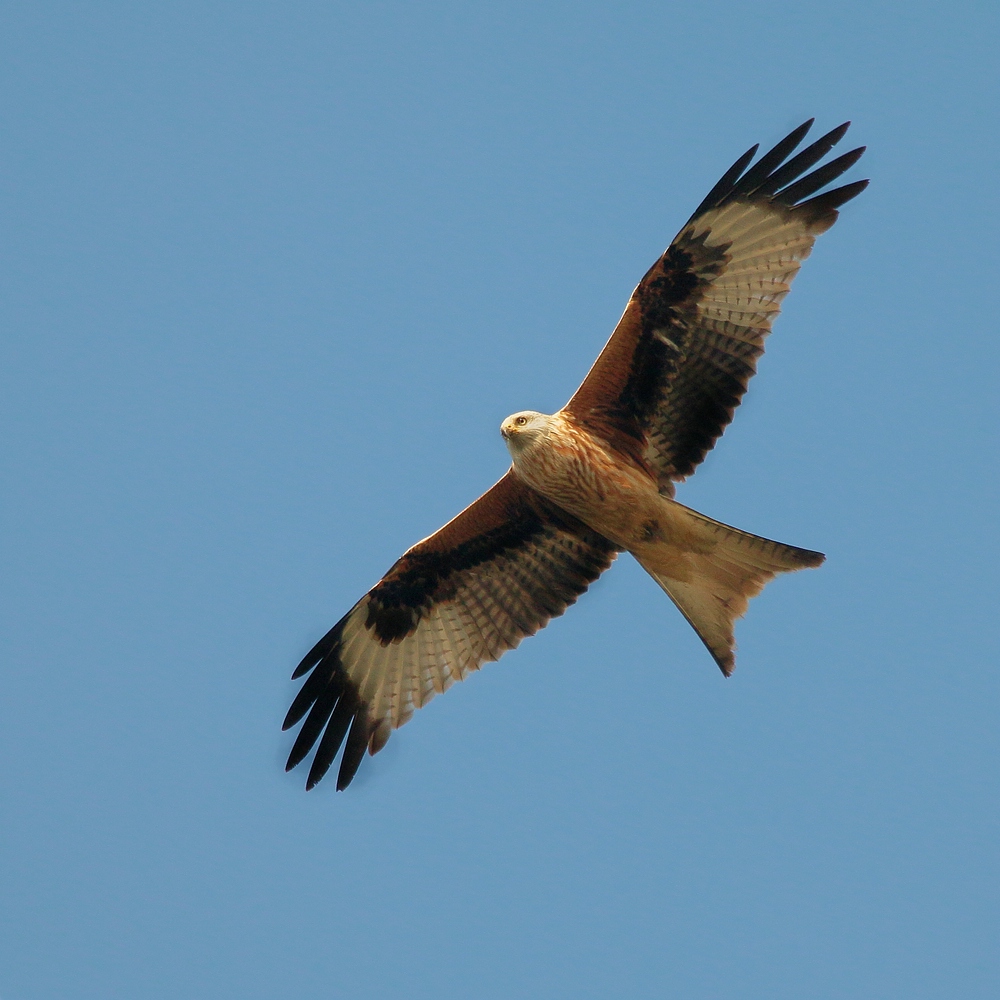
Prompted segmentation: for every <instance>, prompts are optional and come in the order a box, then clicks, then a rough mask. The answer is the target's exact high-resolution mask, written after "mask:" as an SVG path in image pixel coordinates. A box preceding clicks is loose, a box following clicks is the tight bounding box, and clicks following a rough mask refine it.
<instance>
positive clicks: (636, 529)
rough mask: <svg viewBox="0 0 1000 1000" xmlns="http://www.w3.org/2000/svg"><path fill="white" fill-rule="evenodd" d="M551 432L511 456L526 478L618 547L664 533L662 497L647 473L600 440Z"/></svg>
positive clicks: (638, 542) (637, 542)
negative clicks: (528, 449) (567, 437)
mask: <svg viewBox="0 0 1000 1000" xmlns="http://www.w3.org/2000/svg"><path fill="white" fill-rule="evenodd" d="M582 437H583V435H579V434H578V435H574V439H573V440H570V441H565V440H560V439H558V438H557V439H556V440H553V439H552V437H551V436H550V439H549V441H547V442H546V443H545V444H544V445H541V446H539V447H538V448H535V449H533V450H532V452H531V453H530V454H529V455H524V456H519V458H515V460H514V469H515V471H516V472H517V473H518V475H520V476H521V478H522V479H524V480H525V482H526V483H527V484H528V485H529V486H531V487H532V488H533V489H535V490H537V491H538V492H539V493H541V494H542V495H543V496H544V497H546V498H547V499H549V500H551V501H552V502H553V503H555V504H558V505H559V506H560V507H562V508H563V510H566V511H568V512H569V513H570V514H573V515H574V516H575V517H578V518H579V519H580V520H581V521H583V522H584V524H586V525H587V526H588V527H590V528H593V529H594V530H595V531H599V532H600V533H601V534H602V535H604V537H605V538H608V539H610V540H611V541H612V542H614V543H615V544H616V545H618V546H620V547H621V548H623V549H634V548H636V547H637V546H638V545H641V544H642V543H643V542H650V541H653V540H654V539H659V538H662V537H663V531H664V529H665V528H666V524H665V519H664V513H665V512H664V499H665V498H664V497H662V496H660V494H659V493H658V492H657V489H656V486H655V484H654V483H653V482H652V480H650V479H649V477H648V476H644V475H643V474H642V473H641V472H640V471H639V470H637V469H633V468H632V467H631V466H630V465H629V464H628V463H627V462H624V461H623V460H621V459H617V458H615V457H614V456H613V455H612V454H610V453H609V452H608V451H606V450H605V449H604V448H603V447H601V446H600V445H599V444H596V443H594V442H592V441H589V440H580V438H582Z"/></svg>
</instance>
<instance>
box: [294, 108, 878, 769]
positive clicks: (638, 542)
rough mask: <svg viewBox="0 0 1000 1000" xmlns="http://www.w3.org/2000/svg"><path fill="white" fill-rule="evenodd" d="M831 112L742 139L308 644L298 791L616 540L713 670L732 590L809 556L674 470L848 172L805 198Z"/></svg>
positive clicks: (837, 201)
mask: <svg viewBox="0 0 1000 1000" xmlns="http://www.w3.org/2000/svg"><path fill="white" fill-rule="evenodd" d="M848 124H849V123H847V124H844V125H841V126H840V127H839V128H836V129H834V130H833V131H832V132H829V133H828V134H827V135H825V136H823V138H821V139H819V140H817V141H816V142H814V143H813V144H812V145H811V146H808V147H807V148H806V149H804V150H803V151H802V152H800V153H798V154H797V155H796V156H794V157H792V158H791V159H787V157H788V156H789V154H790V153H791V152H792V150H794V149H795V147H796V146H798V144H799V143H800V142H801V141H802V139H803V137H804V136H805V134H806V132H807V131H808V130H809V128H810V126H811V125H812V121H808V122H806V123H805V124H804V125H802V126H800V127H799V128H797V129H796V130H795V131H794V132H792V133H791V135H789V136H788V137H787V138H785V139H783V140H782V141H781V142H779V143H778V145H777V146H775V147H774V149H772V150H771V151H770V152H769V153H767V154H765V155H764V156H762V157H761V158H760V159H759V160H758V161H757V162H756V163H755V164H753V166H750V162H751V160H752V159H753V157H754V155H755V154H756V152H757V146H754V147H753V148H752V149H750V150H748V151H747V152H746V153H744V154H743V156H741V157H740V158H739V159H738V160H737V161H736V162H735V163H734V164H733V166H732V167H731V168H730V169H729V170H728V171H726V173H725V175H724V176H723V177H722V179H721V180H720V181H719V183H718V184H716V185H715V187H714V188H712V190H711V191H710V192H709V194H708V197H706V198H705V200H704V201H703V202H702V203H701V204H700V205H699V206H698V208H697V210H696V211H695V213H694V215H692V216H691V218H690V219H689V220H688V222H687V223H686V224H685V225H684V228H683V229H681V231H680V233H679V234H678V235H677V237H676V238H675V239H674V241H673V242H672V243H671V244H670V246H669V247H668V248H667V250H666V252H665V253H664V254H663V256H662V257H660V259H659V260H657V261H656V263H655V264H654V265H653V266H652V267H651V268H650V270H649V271H648V272H647V273H646V276H645V277H644V278H643V279H642V281H640V282H639V285H638V287H637V288H636V290H635V291H634V292H633V293H632V297H631V299H629V303H628V306H627V307H626V308H625V313H624V315H623V316H622V318H621V321H620V322H619V323H618V326H617V327H616V328H615V331H614V333H613V334H612V335H611V339H610V340H609V341H608V343H607V346H606V347H605V348H604V350H603V351H602V352H601V355H600V357H599V358H598V359H597V361H596V363H595V364H594V367H593V368H592V369H591V370H590V372H589V374H588V375H587V377H586V378H585V379H584V381H583V385H581V386H580V388H579V389H578V390H577V392H576V395H574V396H573V398H572V399H571V400H570V401H569V402H568V403H567V404H566V405H565V406H564V407H563V408H562V409H561V410H560V411H559V412H558V413H556V414H554V415H552V416H547V415H545V414H543V413H536V412H534V411H531V410H525V411H523V412H521V413H515V414H514V415H513V416H510V417H508V418H507V419H506V420H505V421H504V422H503V423H502V424H501V426H500V433H501V434H502V435H503V437H504V440H505V441H506V443H507V447H508V449H509V450H510V453H511V457H512V458H513V464H512V466H511V468H510V469H509V471H508V472H507V474H506V475H505V476H504V477H503V478H502V479H501V480H500V481H499V482H498V483H497V484H496V485H495V486H494V487H493V488H492V489H490V490H488V491H487V492H486V493H484V494H483V495H482V496H481V497H480V498H479V499H478V500H476V502H475V503H473V504H472V505H471V506H469V507H467V508H466V509H465V510H464V511H462V513H461V514H459V515H458V517H456V518H455V519H454V520H452V521H449V522H448V524H446V525H445V526H444V527H443V528H442V529H441V530H440V531H438V532H436V533H435V534H433V535H431V536H430V537H429V538H425V539H424V540H423V541H422V542H418V543H417V544H416V545H414V546H413V548H411V549H410V550H409V551H408V552H406V553H404V555H403V556H402V558H401V559H399V560H398V561H397V562H396V564H395V565H394V566H393V567H392V568H391V569H390V570H389V572H388V573H386V575H385V576H384V577H383V578H382V579H381V580H380V581H379V582H378V584H376V586H375V587H374V588H373V589H372V590H370V591H369V592H368V593H367V594H365V596H364V597H362V598H361V600H360V601H358V603H357V604H355V605H354V607H353V608H352V609H351V610H350V611H349V612H348V613H347V614H346V615H345V616H344V617H343V618H342V619H341V620H340V621H339V622H338V623H337V624H336V625H335V626H334V627H333V628H332V629H331V630H330V631H329V632H328V633H327V634H326V635H325V636H324V637H323V638H322V639H321V640H320V641H319V642H318V643H317V644H316V645H315V647H313V649H312V650H310V652H309V653H308V654H307V656H306V657H305V659H303V660H302V662H301V663H300V664H299V666H298V667H297V669H296V670H295V673H294V674H293V675H292V676H293V678H297V677H301V676H303V675H304V674H307V673H309V672H310V671H311V674H310V676H309V677H308V679H307V680H306V681H305V683H304V684H303V686H302V688H301V690H300V691H299V693H298V695H297V696H296V698H295V700H294V701H293V702H292V706H291V708H290V709H289V711H288V715H287V717H286V718H285V723H284V728H285V729H288V728H289V727H290V726H294V725H295V724H296V723H297V722H299V721H300V720H301V719H302V718H303V717H305V723H304V724H303V726H302V729H301V730H300V731H299V734H298V737H297V738H296V740H295V743H294V745H293V746H292V750H291V753H290V755H289V757H288V765H287V769H289V770H290V769H291V768H293V767H295V766H296V765H297V764H299V763H300V762H301V761H302V760H303V759H304V758H305V757H306V755H307V754H308V753H309V752H310V750H311V749H312V748H313V746H314V745H315V744H316V742H317V740H318V741H319V746H318V748H317V750H316V754H315V757H314V758H313V763H312V768H311V770H310V771H309V778H308V780H307V783H306V788H312V787H313V786H314V785H315V784H316V782H318V781H319V780H320V779H321V778H322V777H323V775H324V774H326V772H327V770H328V769H329V767H330V765H331V764H332V763H333V760H334V758H335V757H336V755H337V752H338V750H339V749H340V745H341V743H343V741H344V737H345V736H346V737H347V744H346V747H345V749H344V755H343V758H342V760H341V764H340V773H339V776H338V778H337V788H338V789H342V788H346V787H347V785H349V784H350V782H351V780H352V779H353V777H354V775H355V773H356V772H357V769H358V766H359V765H360V763H361V759H362V757H363V756H364V753H365V750H366V749H367V750H368V752H369V753H371V754H375V753H377V752H378V751H379V750H381V749H382V747H383V746H385V743H386V741H387V740H388V738H389V734H390V732H391V731H392V730H393V729H394V728H397V727H398V726H401V725H402V724H403V723H404V722H406V721H407V720H408V719H409V718H410V716H411V715H412V714H413V711H414V709H416V708H420V707H421V706H423V705H425V704H426V703H427V702H428V701H429V700H430V699H431V698H433V697H434V695H435V694H437V693H438V692H440V691H444V690H446V689H447V688H448V687H450V686H451V685H452V684H453V683H454V682H455V681H458V680H462V679H463V678H464V677H465V676H466V675H467V674H468V673H469V672H470V671H473V670H478V669H479V667H480V666H481V665H482V664H483V663H485V662H487V661H488V660H496V659H498V658H499V657H500V656H501V655H503V653H505V652H506V651H507V650H508V649H513V648H514V647H515V646H516V645H517V644H518V643H519V642H520V641H521V640H522V639H523V638H524V637H525V636H528V635H533V634H534V633H535V632H537V631H538V630H539V629H540V628H542V627H543V626H544V625H545V624H546V623H547V622H548V621H549V619H550V618H554V617H555V616H557V615H561V614H562V613H563V612H564V611H565V610H566V608H568V607H569V605H571V604H572V603H573V602H574V601H575V600H576V599H577V598H578V597H579V596H580V595H581V594H582V593H583V592H584V591H585V590H586V589H587V587H588V585H589V584H590V583H592V582H593V581H594V580H596V579H597V577H598V576H600V574H601V573H603V572H604V570H606V569H607V568H608V567H609V566H610V565H611V563H612V561H613V560H614V558H615V556H616V555H617V554H618V553H619V552H626V551H627V552H631V553H632V555H633V556H635V558H636V559H638V560H639V563H640V565H641V566H642V567H643V568H644V569H645V570H646V571H647V572H648V573H649V574H650V576H652V577H653V579H654V580H655V581H656V582H657V583H658V584H659V585H660V586H661V587H662V588H663V590H664V591H666V593H667V596H668V597H669V598H670V599H671V600H672V601H673V602H674V604H676V605H677V607H678V608H679V609H680V611H681V614H683V615H684V617H685V618H686V619H687V620H688V621H689V622H690V623H691V625H692V626H693V628H694V630H695V631H696V632H697V633H698V635H699V636H700V637H701V639H702V641H703V642H704V643H705V645H706V646H707V647H708V650H709V652H710V653H711V654H712V656H713V657H714V658H715V662H716V663H718V665H719V666H720V667H721V668H722V672H723V673H724V674H726V675H727V676H728V675H729V674H730V673H732V670H733V667H734V666H735V659H734V650H735V642H734V639H733V624H734V622H735V620H736V619H737V618H739V617H740V616H742V615H743V614H744V612H745V611H746V609H747V603H748V602H749V600H750V598H751V597H754V596H755V595H756V594H758V593H760V591H761V589H762V588H763V587H764V585H765V584H766V583H767V582H768V581H769V580H771V579H772V578H773V577H774V576H776V575H777V574H778V573H783V572H788V571H791V570H797V569H802V568H803V567H806V566H818V565H819V564H820V563H821V562H822V561H823V558H824V557H823V555H822V554H821V553H819V552H811V551H809V550H808V549H799V548H795V547H793V546H791V545H783V544H782V543H781V542H773V541H769V540H768V539H766V538H760V537H758V536H757V535H751V534H748V533H747V532H745V531H740V530H739V529H738V528H731V527H729V526H728V525H725V524H721V523H719V522H718V521H713V520H712V519H711V518H708V517H705V516H704V515H703V514H699V513H697V512H695V511H693V510H691V509H689V508H688V507H684V506H682V505H681V504H679V503H677V502H676V501H675V500H674V499H673V495H674V484H675V483H677V482H680V481H682V480H683V479H685V478H686V477H687V476H689V475H691V473H692V472H694V470H695V468H696V467H697V465H698V464H699V463H700V462H701V461H702V459H703V458H704V457H705V455H706V454H707V453H708V451H709V450H710V449H711V448H712V447H713V446H714V445H715V442H716V440H717V439H718V438H719V436H720V435H721V434H722V432H723V430H725V428H726V426H727V425H728V424H729V422H730V420H732V418H733V412H734V410H735V409H736V407H737V406H738V405H739V403H740V400H741V399H742V398H743V394H744V392H746V389H747V384H748V383H749V381H750V378H751V376H752V375H753V374H754V372H755V370H756V365H757V359H758V358H759V357H760V356H761V354H763V352H764V338H765V337H766V336H767V334H768V333H769V332H770V330H771V324H772V322H773V321H774V318H775V316H777V315H778V309H779V306H780V303H781V300H782V299H783V298H784V297H785V295H786V294H787V293H788V290H789V287H790V285H791V282H792V279H793V278H794V277H795V274H796V272H797V271H798V269H799V266H800V264H801V262H802V261H803V260H804V259H805V258H806V257H808V256H809V253H810V251H811V250H812V246H813V243H814V241H815V239H816V237H817V236H818V235H819V234H820V233H823V232H825V231H826V230H827V229H829V228H830V227H831V226H832V225H833V224H834V222H836V220H837V214H838V213H837V209H838V208H839V207H840V206H841V205H843V204H844V203H845V202H847V201H849V200H850V199H851V198H853V197H855V195H857V194H859V193H860V192H861V191H862V190H864V188H865V187H866V186H867V184H868V181H866V180H863V181H855V182H854V183H853V184H846V185H844V186H843V187H838V188H836V189H834V190H832V191H827V192H826V193H824V194H819V195H817V194H816V192H817V191H819V190H820V189H821V188H823V187H824V186H825V185H827V184H828V183H830V182H831V181H832V180H834V179H835V178H837V177H839V176H840V175H841V174H842V173H844V171H846V170H847V169H848V168H849V167H851V166H853V165H854V163H856V162H857V160H858V158H859V157H860V156H861V154H862V153H863V152H864V147H861V148H860V149H855V150H852V151H851V152H850V153H846V154H844V155H843V156H840V157H838V158H837V159H835V160H832V161H831V162H829V163H827V164H826V165H825V166H822V167H819V168H818V169H816V170H812V172H811V173H809V172H808V171H810V169H811V168H812V167H813V166H814V165H815V164H816V163H818V162H819V160H821V159H822V158H823V157H824V156H825V155H826V154H827V153H828V152H829V151H830V150H831V149H832V148H833V146H834V145H835V144H836V143H837V142H839V141H840V139H841V138H842V137H843V135H844V133H845V132H846V131H847V127H848ZM748 167H749V169H747V168H748Z"/></svg>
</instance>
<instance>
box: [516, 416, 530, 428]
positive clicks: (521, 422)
mask: <svg viewBox="0 0 1000 1000" xmlns="http://www.w3.org/2000/svg"><path fill="white" fill-rule="evenodd" d="M527 422H528V418H527V417H518V418H517V420H515V421H514V423H515V424H517V426H518V427H523V426H524V425H525V424H526V423H527Z"/></svg>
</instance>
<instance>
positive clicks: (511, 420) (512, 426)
mask: <svg viewBox="0 0 1000 1000" xmlns="http://www.w3.org/2000/svg"><path fill="white" fill-rule="evenodd" d="M551 419H552V418H551V417H549V416H547V415H546V414H544V413H537V412H536V411H535V410H521V412H520V413H513V414H511V415H510V416H509V417H508V418H507V419H506V420H505V421H504V422H503V423H502V424H501V425H500V435H501V436H502V437H503V439H504V441H506V442H507V448H508V450H509V451H510V452H511V454H513V453H514V449H515V448H516V449H517V450H518V451H520V450H521V449H522V448H524V447H526V446H527V445H530V444H533V443H534V442H535V441H537V440H538V439H539V438H541V437H543V436H544V435H545V433H546V431H548V429H549V421H550V420H551Z"/></svg>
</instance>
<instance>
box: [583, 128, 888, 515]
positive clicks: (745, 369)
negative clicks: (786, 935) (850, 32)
mask: <svg viewBox="0 0 1000 1000" xmlns="http://www.w3.org/2000/svg"><path fill="white" fill-rule="evenodd" d="M849 124H850V123H849V122H848V123H845V124H844V125H841V126H840V127H839V128H835V129H834V130H833V131H832V132H829V133H827V135H825V136H823V138H821V139H819V140H817V141H816V142H814V143H813V144H812V145H811V146H808V147H807V148H806V149H804V150H803V151H802V152H801V153H799V154H798V155H796V156H794V157H793V158H792V159H790V160H787V162H786V158H787V157H788V155H789V154H790V153H791V152H792V150H793V149H795V147H796V146H798V144H799V143H800V142H801V141H802V139H803V137H804V136H805V134H806V132H807V131H808V130H809V127H810V126H811V125H812V121H811V120H810V121H808V122H806V123H805V124H804V125H801V126H800V127H799V128H797V129H796V130H795V131H794V132H792V133H791V134H790V135H789V136H787V137H786V138H785V139H783V140H782V141H781V142H779V143H778V145H777V146H775V147H774V149H772V150H771V151H770V152H769V153H766V154H765V155H764V156H762V157H761V158H760V159H759V160H758V161H757V162H756V163H755V164H754V165H753V166H752V167H750V168H749V169H747V167H748V165H749V163H750V161H751V160H752V159H753V157H754V155H755V153H756V152H757V147H756V146H754V147H753V148H752V149H750V150H748V151H747V152H746V153H745V154H744V155H743V156H741V157H740V158H739V159H738V160H737V161H736V163H734V164H733V166H732V167H731V168H730V169H729V171H727V173H726V174H725V176H724V177H723V178H722V179H721V180H720V181H719V183H718V184H716V185H715V187H714V188H713V189H712V190H711V192H710V193H709V195H708V197H706V198H705V200H704V201H703V202H702V203H701V205H699V206H698V209H697V211H696V212H695V213H694V215H693V216H692V217H691V219H690V220H689V221H688V223H687V224H686V225H685V226H684V228H683V229H682V230H681V231H680V233H679V234H678V235H677V237H676V238H675V239H674V241H673V243H671V244H670V246H669V247H668V248H667V250H666V252H665V253H664V254H663V256H662V257H661V258H660V259H659V260H658V261H657V262H656V263H655V264H654V265H653V266H652V267H651V268H650V270H649V271H648V272H647V274H646V276H645V277H644V278H643V279H642V281H641V282H640V283H639V285H638V287H637V288H636V290H635V292H634V293H633V294H632V298H631V299H630V300H629V304H628V306H627V308H626V309H625V313H624V315H623V316H622V318H621V321H620V322H619V323H618V326H617V327H616V328H615V332H614V333H613V334H612V335H611V339H610V340H609V341H608V343H607V346H606V347H605V348H604V350H603V351H602V352H601V355H600V357H598V359H597V361H596V363H595V364H594V367H593V368H592V369H591V370H590V372H589V374H588V375H587V377H586V379H584V382H583V384H582V385H581V386H580V388H579V389H578V390H577V392H576V394H575V395H574V396H573V398H572V399H571V400H570V401H569V403H567V404H566V410H567V411H569V412H570V413H571V414H572V415H573V416H575V417H576V418H577V419H579V420H581V421H583V422H584V423H585V424H587V426H588V427H590V428H591V429H592V430H594V431H596V432H598V433H601V434H603V435H604V436H605V437H607V438H608V439H609V440H612V441H614V442H615V443H616V445H617V446H618V447H620V448H622V449H623V450H625V451H626V452H630V453H632V454H633V455H634V456H635V457H636V458H640V459H642V460H643V461H644V462H645V463H646V464H647V465H648V466H649V467H650V469H651V470H652V471H653V473H654V474H655V475H656V476H657V478H658V480H659V485H660V490H661V492H663V493H665V494H666V495H668V496H672V495H673V483H674V482H678V481H680V480H682V479H684V478H685V477H686V476H689V475H690V474H691V473H692V472H693V471H694V469H695V467H696V466H697V465H698V464H699V463H700V462H701V461H702V459H704V457H705V455H706V454H707V453H708V452H709V451H710V450H711V449H712V447H713V446H714V445H715V442H716V440H718V438H719V436H720V435H721V434H722V432H723V431H724V430H725V428H726V427H727V426H728V424H729V422H730V420H732V418H733V412H734V410H735V409H736V407H737V406H738V405H739V403H740V400H741V399H742V398H743V394H744V393H745V392H746V389H747V384H748V383H749V381H750V378H751V377H752V376H753V374H754V372H755V371H756V365H757V359H758V358H759V357H760V356H761V354H763V353H764V338H765V337H766V336H767V335H768V333H770V331H771V324H772V323H773V322H774V318H775V316H777V315H778V310H779V307H780V303H781V300H782V299H783V298H784V297H785V295H787V294H788V290H789V288H790V286H791V282H792V279H793V278H794V277H795V274H796V272H797V271H798V269H799V267H800V265H801V262H802V261H803V260H804V259H805V258H806V257H808V256H809V253H810V251H811V250H812V246H813V243H814V242H815V240H816V237H817V236H818V235H819V234H820V233H822V232H825V231H826V230H827V229H829V228H830V227H831V226H832V225H833V224H834V222H836V220H837V214H838V213H837V209H838V208H839V207H840V206H841V205H843V204H844V202H846V201H849V200H850V199H851V198H853V197H854V196H855V195H857V194H860V192H861V191H863V190H864V188H865V187H866V186H867V185H868V181H855V182H854V183H853V184H846V185H844V186H843V187H839V188H836V189H835V190H832V191H827V192H826V193H824V194H820V195H817V196H815V197H810V196H812V195H815V192H817V191H818V190H819V189H820V188H822V187H824V186H825V185H827V184H829V183H830V182H831V181H832V180H834V179H835V178H837V177H839V176H840V175H841V174H842V173H843V172H844V171H845V170H847V169H848V168H849V167H851V166H853V165H854V163H856V162H857V160H858V158H859V157H860V156H861V154H862V153H863V152H864V147H863V146H862V147H861V148H860V149H855V150H852V151H851V152H849V153H845V154H844V155H843V156H840V157H838V158H837V159H835V160H832V161H831V162H829V163H827V164H826V165H825V166H822V167H819V168H818V169H816V170H813V171H812V173H806V171H808V170H809V169H810V168H811V167H813V166H814V165H815V164H816V163H817V162H819V160H821V159H822V158H823V157H824V156H825V155H826V154H827V153H828V152H829V151H830V150H831V149H832V148H833V146H834V145H835V144H836V143H837V142H839V141H840V139H841V138H842V137H843V135H844V133H845V132H846V131H847V127H848V125H849ZM803 174H804V175H805V176H802V175H803Z"/></svg>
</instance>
